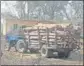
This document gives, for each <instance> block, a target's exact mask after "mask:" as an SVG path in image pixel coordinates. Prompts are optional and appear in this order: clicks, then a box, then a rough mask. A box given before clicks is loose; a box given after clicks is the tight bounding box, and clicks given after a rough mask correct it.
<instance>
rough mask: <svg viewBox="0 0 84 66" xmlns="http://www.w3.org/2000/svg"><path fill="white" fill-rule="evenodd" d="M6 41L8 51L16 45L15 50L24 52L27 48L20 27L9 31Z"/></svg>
mask: <svg viewBox="0 0 84 66" xmlns="http://www.w3.org/2000/svg"><path fill="white" fill-rule="evenodd" d="M6 41H7V43H8V44H6V47H7V48H8V49H7V50H8V51H9V50H10V49H11V47H15V50H16V51H19V52H23V51H24V50H25V49H24V47H25V42H24V35H23V34H22V31H21V30H20V29H19V30H18V29H16V30H13V31H10V32H9V33H7V34H6Z"/></svg>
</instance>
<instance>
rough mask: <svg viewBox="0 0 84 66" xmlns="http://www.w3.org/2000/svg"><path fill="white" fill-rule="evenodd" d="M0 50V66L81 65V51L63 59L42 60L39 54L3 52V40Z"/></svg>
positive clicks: (3, 40)
mask: <svg viewBox="0 0 84 66" xmlns="http://www.w3.org/2000/svg"><path fill="white" fill-rule="evenodd" d="M1 41H2V42H1V46H2V47H1V50H2V52H3V56H2V57H1V65H83V49H80V50H79V51H75V52H72V53H71V55H70V57H69V58H67V59H64V58H58V57H54V58H42V57H41V56H40V53H32V54H30V53H26V54H25V53H24V54H22V53H18V52H15V51H14V48H12V49H11V51H6V50H4V49H5V47H4V45H5V44H6V43H5V39H4V38H2V39H1Z"/></svg>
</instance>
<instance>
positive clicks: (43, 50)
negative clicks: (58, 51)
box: [41, 45, 52, 58]
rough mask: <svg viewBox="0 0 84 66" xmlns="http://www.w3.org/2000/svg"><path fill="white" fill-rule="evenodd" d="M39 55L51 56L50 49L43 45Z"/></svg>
mask: <svg viewBox="0 0 84 66" xmlns="http://www.w3.org/2000/svg"><path fill="white" fill-rule="evenodd" d="M41 56H42V57H47V58H49V57H51V56H52V51H51V50H50V49H48V48H47V46H46V45H43V46H42V48H41Z"/></svg>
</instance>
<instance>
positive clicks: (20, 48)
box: [16, 40, 26, 52]
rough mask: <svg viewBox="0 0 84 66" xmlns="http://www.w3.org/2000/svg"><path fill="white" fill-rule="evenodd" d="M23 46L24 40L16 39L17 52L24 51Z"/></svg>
mask: <svg viewBox="0 0 84 66" xmlns="http://www.w3.org/2000/svg"><path fill="white" fill-rule="evenodd" d="M25 46H26V44H25V42H24V40H18V41H17V44H16V49H17V51H18V52H24V51H26V49H25Z"/></svg>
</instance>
